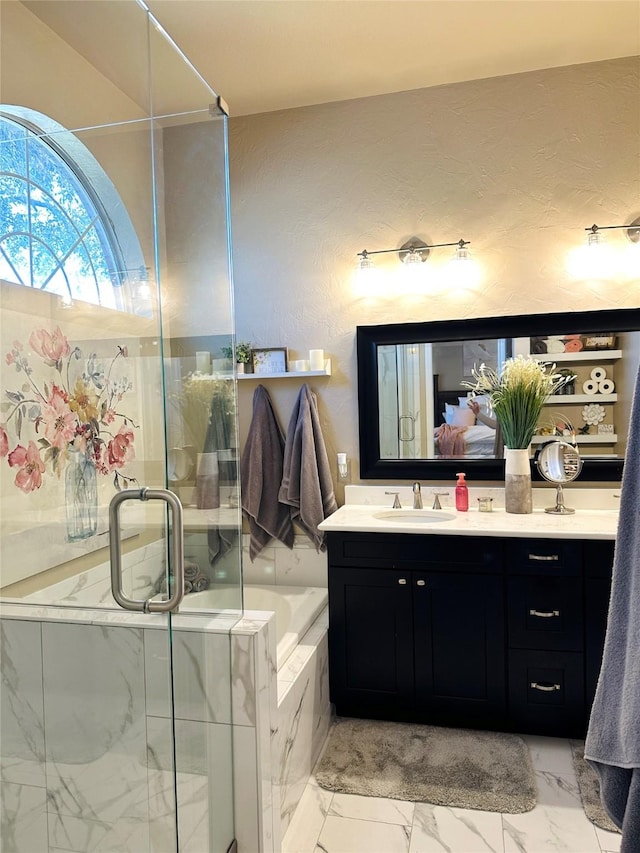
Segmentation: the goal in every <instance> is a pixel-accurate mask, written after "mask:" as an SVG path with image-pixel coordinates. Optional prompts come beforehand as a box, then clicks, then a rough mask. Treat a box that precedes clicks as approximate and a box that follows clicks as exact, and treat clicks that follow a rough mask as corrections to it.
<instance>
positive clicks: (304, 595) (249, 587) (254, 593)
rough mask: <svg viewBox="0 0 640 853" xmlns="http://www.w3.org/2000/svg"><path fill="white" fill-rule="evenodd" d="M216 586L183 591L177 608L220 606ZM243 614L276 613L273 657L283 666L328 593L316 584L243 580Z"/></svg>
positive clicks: (321, 607) (314, 618) (279, 667)
mask: <svg viewBox="0 0 640 853" xmlns="http://www.w3.org/2000/svg"><path fill="white" fill-rule="evenodd" d="M220 595H221V590H220V588H219V587H216V588H214V589H207V590H205V591H204V592H192V593H189V594H188V595H185V597H184V599H183V600H182V603H181V604H180V610H181V611H183V612H184V611H185V610H205V611H207V610H214V609H216V610H217V609H219V608H220V604H221V600H220ZM243 598H244V611H245V616H248V617H249V618H251V613H250V612H248V611H256V610H259V611H265V610H266V611H271V612H273V613H275V617H276V641H277V649H276V661H277V668H278V670H280V669H282V667H283V665H284V664H285V662H286V661H287V660H288V658H289V656H290V655H291V653H292V652H293V650H294V649H295V648H296V646H297V645H298V643H299V642H300V640H301V639H302V638H303V637H304V635H305V634H306V633H307V631H308V630H309V628H310V627H311V626H312V625H313V623H314V622H315V621H316V619H317V618H318V616H319V615H320V613H322V611H323V610H324V608H325V607H326V605H327V599H328V593H327V590H326V589H324V588H322V587H315V586H275V585H270V586H269V585H265V586H261V585H258V584H245V585H244V588H243Z"/></svg>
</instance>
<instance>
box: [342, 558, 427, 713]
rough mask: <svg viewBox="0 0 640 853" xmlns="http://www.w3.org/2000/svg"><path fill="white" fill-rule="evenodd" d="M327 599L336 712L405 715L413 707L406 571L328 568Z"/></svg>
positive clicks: (409, 604)
mask: <svg viewBox="0 0 640 853" xmlns="http://www.w3.org/2000/svg"><path fill="white" fill-rule="evenodd" d="M329 603H330V607H329V656H330V685H331V701H332V702H334V703H335V705H336V712H337V713H338V714H339V715H340V714H342V715H344V716H363V717H380V718H384V719H389V720H394V719H398V720H401V719H406V718H407V716H408V715H410V713H411V708H412V705H413V645H412V636H413V624H412V614H411V575H410V573H409V572H398V571H395V570H392V569H389V570H386V569H348V568H337V567H335V566H332V567H331V569H330V572H329Z"/></svg>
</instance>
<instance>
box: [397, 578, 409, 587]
mask: <svg viewBox="0 0 640 853" xmlns="http://www.w3.org/2000/svg"><path fill="white" fill-rule="evenodd" d="M398 583H399V584H400V586H405V584H406V583H407V579H406V578H398Z"/></svg>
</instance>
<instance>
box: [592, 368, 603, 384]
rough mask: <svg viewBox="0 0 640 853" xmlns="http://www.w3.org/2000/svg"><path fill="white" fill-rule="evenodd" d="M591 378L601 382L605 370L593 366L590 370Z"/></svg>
mask: <svg viewBox="0 0 640 853" xmlns="http://www.w3.org/2000/svg"><path fill="white" fill-rule="evenodd" d="M591 378H592V379H595V381H596V382H601V381H602V380H603V379H606V378H607V371H606V370H605V369H604V367H594V368H593V370H592V371H591Z"/></svg>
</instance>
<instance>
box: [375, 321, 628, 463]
mask: <svg viewBox="0 0 640 853" xmlns="http://www.w3.org/2000/svg"><path fill="white" fill-rule="evenodd" d="M638 328H640V311H639V310H638V309H618V310H612V311H599V312H596V311H593V312H581V313H569V314H537V315H536V314H532V315H522V316H517V317H495V318H482V319H478V320H466V321H465V320H461V321H451V322H449V321H442V322H435V323H408V324H397V325H389V326H361V327H358V395H359V410H360V450H361V459H360V461H361V476H362V477H363V478H367V477H376V478H381V479H388V478H390V477H400V478H407V479H409V478H412V477H438V478H441V477H448V476H450V474H451V473H455V470H454V469H455V468H456V466H457V465H459V462H458V463H456V462H455V461H454V460H461V459H462V460H465V462H471V463H472V466H471V469H470V472H471V471H473V469H476V475H477V476H482V477H483V478H484V479H501V478H502V472H503V465H504V463H503V450H504V447H503V444H502V441H501V437H500V434H499V433H500V430H499V427H498V426H497V423H496V419H495V415H494V413H493V411H492V409H491V405H490V401H489V400H488V398H487V397H484V396H482V395H480V396H474V395H473V393H472V392H469V391H468V390H467V388H466V387H465V385H464V383H465V382H470V381H472V380H473V370H474V369H477V368H478V367H479V366H480V365H481V364H485V365H487V366H488V367H490V368H492V369H493V370H495V371H497V372H498V373H499V372H500V370H501V368H502V366H503V365H504V362H505V360H506V359H508V358H513V357H517V356H519V355H522V356H524V357H529V358H535V359H538V360H541V361H544V362H546V363H550V364H555V365H556V368H555V369H556V371H557V372H563V373H566V374H567V375H569V376H570V379H569V381H568V382H567V383H566V384H564V385H563V386H562V388H561V389H559V393H557V394H555V395H553V396H552V397H549V399H548V400H547V404H546V405H545V409H544V415H543V416H542V417H541V419H540V421H539V424H538V429H537V431H536V435H534V438H533V442H532V445H533V449H534V450H535V448H536V446H539V445H540V444H542V443H544V442H546V441H548V439H549V437H551V436H557V437H560V438H562V437H563V436H567V435H570V436H575V442H576V443H577V444H578V445H579V446H580V453H581V455H582V456H584V457H586V459H587V460H588V466H587V471H585V472H584V473H583V477H582V479H585V480H586V479H596V480H604V479H611V480H617V479H619V477H620V475H621V471H622V463H623V460H624V454H625V448H626V442H627V424H628V420H629V414H630V407H631V395H632V389H633V387H634V380H635V375H636V372H637V370H638V363H639V360H640V332H638V331H636V330H637V329H638ZM560 392H561V393H560ZM573 440H574V439H573V438H572V441H573ZM448 460H451V462H450V464H447V461H448ZM594 463H598V464H596V465H595V466H594ZM535 473H536V472H535V471H534V475H535ZM587 474H589V475H590V476H586V475H587Z"/></svg>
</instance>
